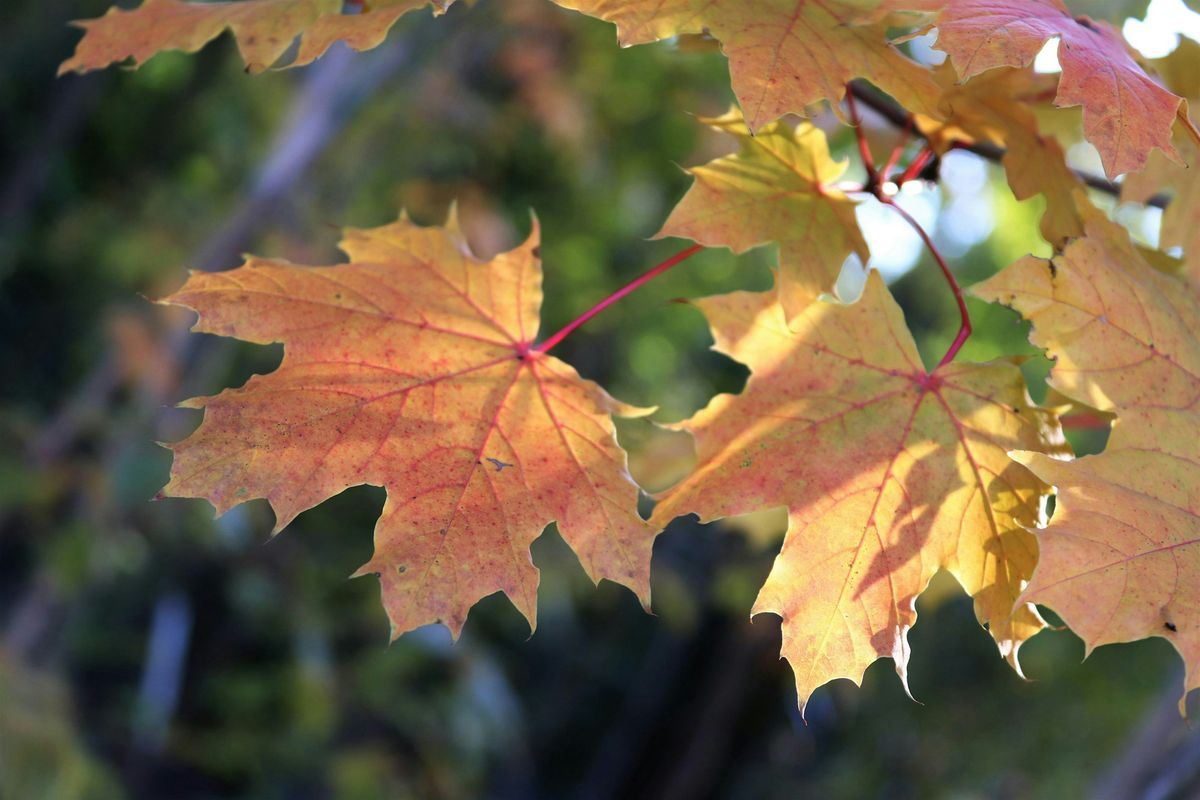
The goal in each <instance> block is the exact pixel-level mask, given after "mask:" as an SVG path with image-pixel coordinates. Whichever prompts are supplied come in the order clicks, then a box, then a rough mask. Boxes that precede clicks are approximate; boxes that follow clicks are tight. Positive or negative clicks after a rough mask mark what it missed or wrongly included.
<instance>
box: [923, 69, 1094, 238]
mask: <svg viewBox="0 0 1200 800" xmlns="http://www.w3.org/2000/svg"><path fill="white" fill-rule="evenodd" d="M935 76H936V78H937V80H938V82H939V83H940V84H941V85H942V87H943V89H944V94H943V95H942V101H941V110H942V119H940V120H939V119H934V118H931V117H926V116H924V115H916V116H915V118H914V119H915V124H916V127H917V128H918V129H919V130H920V131H921V133H922V134H923V135H924V136H925V137H926V138H927V139H928V141H929V143H930V146H931V147H933V148H934V150H935V151H936V152H938V153H939V154H944V153H946V152H949V151H950V150H951V149H953V147H954V146H955V145H956V144H958V143H967V144H969V143H974V142H979V141H989V142H992V143H993V144H996V145H999V146H1000V147H1003V148H1005V152H1004V158H1003V160H1002V163H1003V164H1004V170H1005V174H1006V175H1007V177H1008V185H1009V187H1010V188H1011V189H1012V191H1013V195H1014V196H1015V197H1016V198H1017V199H1018V200H1027V199H1029V198H1030V197H1033V196H1035V195H1038V194H1041V195H1044V196H1045V198H1046V211H1045V213H1044V214H1043V215H1042V222H1041V230H1042V235H1043V236H1044V237H1045V238H1046V240H1047V241H1048V242H1051V243H1052V244H1057V245H1061V244H1065V243H1066V241H1067V240H1068V239H1072V238H1075V237H1077V236H1080V235H1081V234H1082V233H1083V219H1082V215H1081V213H1080V210H1079V208H1078V207H1077V201H1078V200H1079V198H1080V197H1081V195H1080V194H1079V191H1080V190H1081V189H1082V188H1083V184H1082V183H1081V182H1080V180H1079V179H1078V178H1077V177H1076V176H1075V173H1073V172H1072V171H1071V169H1070V167H1068V166H1067V162H1066V155H1065V153H1064V152H1063V149H1062V146H1061V145H1059V143H1058V142H1057V141H1056V140H1055V139H1054V138H1053V137H1051V136H1046V135H1043V134H1042V133H1041V132H1039V130H1038V123H1037V117H1036V116H1035V115H1034V112H1033V110H1032V108H1030V98H1033V97H1037V96H1039V95H1041V94H1042V92H1043V91H1044V90H1045V88H1046V87H1047V86H1048V85H1049V86H1051V87H1052V83H1050V81H1052V80H1053V78H1052V76H1048V75H1036V74H1034V73H1031V72H1029V71H1027V70H1016V69H995V70H991V71H989V72H987V73H985V74H983V75H980V76H978V77H976V78H974V79H973V80H970V81H967V82H966V83H958V82H957V81H956V80H955V76H954V75H953V70H952V69H951V68H950V67H949V65H943V66H942V67H939V68H938V69H937V70H935Z"/></svg>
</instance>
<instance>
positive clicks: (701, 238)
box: [658, 109, 870, 315]
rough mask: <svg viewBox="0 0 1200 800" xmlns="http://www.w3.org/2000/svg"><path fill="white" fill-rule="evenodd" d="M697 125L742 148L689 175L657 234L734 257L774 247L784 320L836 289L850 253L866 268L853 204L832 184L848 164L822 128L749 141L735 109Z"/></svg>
mask: <svg viewBox="0 0 1200 800" xmlns="http://www.w3.org/2000/svg"><path fill="white" fill-rule="evenodd" d="M701 122H704V123H706V124H708V125H711V126H712V127H714V128H716V129H717V130H719V131H723V132H724V133H728V134H731V135H732V136H734V137H735V138H736V139H737V141H738V144H739V145H740V147H741V150H740V151H739V152H738V153H735V154H733V155H729V156H725V157H723V158H719V159H717V160H715V161H712V162H710V163H708V164H705V165H704V166H702V167H695V168H693V169H690V170H688V172H690V173H691V174H692V176H693V177H694V178H695V182H694V183H693V184H692V188H691V189H689V190H688V193H687V194H685V195H684V196H683V199H682V200H680V201H679V204H678V205H677V206H676V207H675V210H674V211H672V212H671V216H670V217H669V218H668V219H667V221H666V223H665V224H664V225H663V228H662V230H661V231H659V233H658V235H659V236H681V237H684V238H687V239H691V240H693V241H696V242H700V243H701V244H704V245H707V246H709V247H722V246H724V247H729V248H731V249H732V250H733V251H734V252H738V253H740V252H743V251H745V250H749V249H750V248H752V247H756V246H758V245H762V244H766V243H768V242H778V243H779V264H780V276H779V291H780V297H781V299H782V302H783V305H784V309H785V310H786V311H787V313H788V314H789V315H793V314H796V313H798V312H800V311H802V310H803V309H804V308H805V306H807V305H808V304H809V303H810V302H812V301H813V300H814V299H816V297H817V296H818V295H819V294H821V293H822V292H826V291H830V290H831V289H832V288H833V285H834V283H835V282H836V281H837V277H838V273H839V272H840V271H841V268H842V263H843V262H844V261H845V260H846V257H847V256H848V255H850V254H851V253H857V254H858V256H859V258H861V259H862V260H863V263H866V262H867V260H868V258H870V253H869V252H868V250H867V243H866V242H865V241H863V238H862V233H861V231H859V228H858V222H857V221H856V220H855V217H854V206H855V203H853V202H852V201H851V200H850V199H849V198H848V197H846V195H845V194H843V193H842V192H841V191H839V190H838V189H836V188H835V187H834V186H833V184H834V182H835V181H836V180H837V179H838V178H840V177H841V176H842V173H843V172H844V171H845V169H846V162H845V161H834V160H833V159H832V158H830V156H829V144H828V142H826V140H825V134H824V133H823V132H822V131H821V130H820V129H819V128H816V127H814V126H813V125H812V124H810V123H808V122H802V123H801V124H800V125H799V127H796V128H792V127H791V126H789V125H786V124H784V123H783V122H773V123H771V124H769V125H767V126H766V127H764V128H762V129H761V130H759V131H758V133H757V134H755V135H753V136H751V135H750V131H749V129H747V128H746V124H745V122H744V121H743V119H742V115H741V113H740V112H738V111H737V110H736V109H733V110H731V111H730V112H729V113H727V114H725V115H724V116H722V117H716V118H712V119H703V118H702V119H701Z"/></svg>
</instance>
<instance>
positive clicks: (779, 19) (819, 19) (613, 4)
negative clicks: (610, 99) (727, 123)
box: [554, 0, 938, 131]
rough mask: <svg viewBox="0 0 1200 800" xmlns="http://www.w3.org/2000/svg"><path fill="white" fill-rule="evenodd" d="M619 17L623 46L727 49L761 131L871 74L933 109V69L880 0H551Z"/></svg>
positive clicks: (908, 102)
mask: <svg viewBox="0 0 1200 800" xmlns="http://www.w3.org/2000/svg"><path fill="white" fill-rule="evenodd" d="M554 1H555V2H556V3H558V4H559V5H560V6H563V7H565V8H571V9H575V10H576V11H581V12H583V13H585V14H588V15H590V16H593V17H599V18H600V19H604V20H608V21H609V22H613V23H615V24H616V26H617V36H618V37H619V39H620V42H621V44H622V45H635V44H643V43H646V42H654V41H658V40H660V39H667V38H670V37H673V36H679V35H682V34H691V33H708V34H710V35H712V36H713V37H715V38H716V39H718V40H719V41H720V42H721V49H722V50H723V51H724V53H725V55H726V56H727V57H728V58H729V73H730V79H731V81H732V82H733V91H734V94H736V95H737V98H738V101H739V102H740V103H741V106H742V110H743V112H744V113H745V115H746V121H747V122H748V123H749V126H750V128H751V129H752V130H755V131H757V130H758V129H759V128H760V127H762V126H763V125H765V124H767V123H768V122H770V121H772V120H774V119H777V118H778V117H780V116H782V115H783V114H786V113H789V112H791V113H797V114H800V113H804V111H805V109H806V108H807V107H808V106H810V105H812V104H814V103H818V102H820V101H822V100H828V101H830V102H831V103H834V104H836V103H837V102H838V101H839V100H841V99H842V97H843V96H844V95H845V93H846V84H847V83H848V82H849V81H850V80H852V79H854V78H866V79H867V80H869V81H871V82H872V83H874V84H875V85H876V86H878V87H879V88H881V89H883V90H884V91H886V92H887V93H888V94H890V95H892V96H893V97H895V98H896V99H897V101H899V102H900V103H901V104H903V105H904V106H906V107H907V108H909V109H910V110H913V111H921V112H925V113H928V114H936V113H937V96H938V88H937V85H936V84H935V83H934V82H933V80H932V79H931V78H930V76H929V71H928V70H927V69H925V68H924V67H922V66H921V65H919V64H917V63H915V62H913V61H910V60H909V59H908V58H905V57H904V56H903V55H902V54H901V53H900V52H899V51H898V50H897V49H896V48H895V47H894V46H893V45H892V44H891V43H890V42H889V41H888V38H887V28H888V25H887V19H886V18H885V14H884V11H883V9H882V8H881V2H880V0H554Z"/></svg>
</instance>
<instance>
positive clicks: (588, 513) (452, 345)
mask: <svg viewBox="0 0 1200 800" xmlns="http://www.w3.org/2000/svg"><path fill="white" fill-rule="evenodd" d="M342 249H343V250H344V251H345V252H346V254H347V255H348V256H349V259H350V263H349V264H344V265H340V266H334V267H303V266H297V265H294V264H290V263H288V262H285V261H271V260H263V259H257V258H252V259H250V260H249V261H248V262H247V263H246V264H245V265H244V266H243V267H241V268H239V269H236V270H233V271H230V272H223V273H193V274H192V275H191V276H190V277H189V278H188V280H187V283H186V284H184V286H183V287H182V288H181V289H179V291H177V292H175V293H174V294H172V295H170V296H169V297H167V298H165V300H164V301H163V302H165V303H170V304H175V305H182V306H186V307H188V308H191V309H194V310H196V311H197V312H198V313H199V321H198V323H197V325H196V328H195V330H199V331H204V332H208V333H216V334H220V335H224V336H236V337H237V338H239V339H244V340H246V341H251V342H259V343H267V342H283V343H284V358H283V362H282V363H281V364H280V366H279V368H278V369H277V370H276V371H275V372H273V373H271V374H269V375H266V376H255V377H253V378H251V379H250V380H249V381H248V382H247V383H246V384H245V385H244V386H242V387H241V388H238V389H229V390H226V391H224V392H222V393H221V394H218V395H216V396H213V397H201V398H196V399H194V400H190V401H188V402H187V403H185V404H184V405H185V406H187V407H189V408H203V409H205V414H204V421H203V423H202V424H201V426H200V427H199V428H198V429H197V430H196V432H195V433H193V434H192V435H191V436H190V437H188V438H187V439H185V440H183V441H181V442H178V443H176V444H173V445H169V446H170V448H171V449H172V450H173V451H174V452H175V462H174V465H173V466H172V468H171V480H170V482H169V483H168V485H167V487H166V488H165V490H164V492H165V493H166V494H168V495H172V496H176V497H204V498H207V499H208V500H209V501H210V502H212V504H213V505H214V506H215V507H216V509H217V511H218V513H223V512H225V511H226V510H227V509H229V508H230V507H231V506H233V505H236V504H238V503H241V502H244V501H246V500H250V499H252V498H259V497H262V498H266V499H267V500H268V501H269V502H270V504H271V507H272V509H273V510H274V512H275V516H276V524H275V531H279V530H281V529H282V528H283V527H284V526H286V525H287V524H288V523H289V522H291V521H292V519H293V518H295V516H296V515H297V514H299V513H300V512H301V511H304V510H305V509H307V508H311V507H312V506H314V505H316V504H318V503H320V502H321V501H323V500H325V499H326V498H328V497H331V496H333V495H335V494H337V493H339V492H341V491H342V490H344V489H346V488H347V487H350V486H355V485H359V484H373V485H380V486H383V487H385V488H386V489H387V502H386V504H385V505H384V508H383V514H382V516H381V517H380V519H379V522H378V524H377V525H376V528H375V554H374V556H373V557H372V558H371V560H370V561H369V562H368V563H367V564H366V565H364V566H363V567H362V569H361V570H360V571H359V573H358V574H366V573H372V572H373V573H378V575H379V579H380V582H381V584H382V588H383V603H384V606H385V607H386V609H387V613H388V617H389V618H390V620H391V623H392V630H393V635H394V636H397V635H399V634H400V633H402V632H404V631H406V630H409V629H411V628H414V627H417V626H418V625H422V624H425V623H428V622H434V621H438V622H443V623H445V624H446V625H447V626H448V627H449V628H450V630H451V631H452V632H453V633H454V634H455V635H456V636H457V634H458V633H459V631H460V630H461V628H462V625H463V622H464V621H465V619H466V616H467V612H468V610H469V609H470V607H471V606H472V605H473V604H474V603H475V602H476V601H477V600H478V599H480V598H482V597H484V596H486V595H489V594H491V593H493V592H496V591H503V592H504V593H505V594H507V595H508V596H509V598H510V599H511V600H512V602H513V603H514V604H515V605H516V607H517V608H518V609H519V610H520V611H521V613H522V614H524V615H525V617H526V618H527V619H528V620H529V621H530V625H531V626H533V625H534V624H535V620H536V617H535V615H536V591H537V585H538V572H537V569H536V568H535V567H534V566H533V564H532V562H531V560H530V556H529V545H530V543H531V542H532V541H533V540H534V539H535V538H537V537H538V536H539V535H540V534H541V532H542V530H543V528H545V527H546V526H547V525H548V524H549V523H550V522H552V521H555V520H557V522H558V525H559V531H560V533H561V534H562V536H563V539H565V540H566V541H567V542H568V544H570V545H571V547H573V548H574V550H575V552H576V553H577V554H578V556H579V559H580V561H581V563H582V564H583V567H584V569H585V570H586V572H587V574H588V575H589V576H590V577H591V578H592V579H593V580H598V579H600V578H608V579H610V580H613V581H616V582H618V583H622V584H625V585H626V586H629V587H631V588H633V590H634V591H635V592H636V593H637V595H638V596H639V598H641V600H642V602H643V603H644V604H648V602H649V591H650V590H649V572H650V550H651V543H652V540H653V535H652V533H653V529H651V528H650V527H649V526H648V525H647V523H646V522H645V521H643V520H642V519H641V518H640V517H639V516H638V515H637V497H638V489H637V486H636V485H635V484H634V483H633V480H632V479H631V478H630V477H629V475H628V473H627V471H626V466H625V454H624V453H623V451H621V450H620V449H619V448H618V447H617V444H616V441H615V439H614V434H613V426H612V420H611V418H610V416H609V415H610V414H611V413H620V414H627V415H632V414H639V413H648V412H642V411H639V410H637V409H632V408H630V407H627V406H624V405H622V404H620V403H618V402H616V401H615V400H613V399H612V398H610V397H609V396H608V395H607V394H606V393H605V392H604V391H603V390H602V389H601V388H600V387H599V386H597V385H596V384H594V383H592V382H591V381H586V380H583V379H582V378H580V377H579V375H578V374H577V373H576V372H575V370H574V369H572V368H571V367H570V366H569V365H567V364H565V363H563V362H562V361H559V360H558V359H556V358H554V357H552V356H549V355H546V354H543V353H539V352H537V351H536V350H530V347H529V343H530V342H531V341H532V339H533V338H534V336H535V335H536V333H537V328H538V310H539V308H540V306H541V300H542V291H541V282H542V277H541V275H542V273H541V268H540V266H539V264H538V262H537V255H536V253H537V232H536V230H535V231H534V234H533V235H532V236H531V237H530V239H529V241H527V242H526V243H525V244H524V245H522V246H521V247H519V248H517V249H516V250H513V251H512V252H509V253H505V254H502V255H500V256H498V257H496V258H495V259H494V260H492V261H490V262H484V261H480V260H478V259H476V258H475V257H474V256H473V255H471V253H470V251H469V249H468V248H467V246H466V244H465V242H464V240H463V239H462V236H461V234H460V233H459V232H458V229H457V226H456V225H455V224H454V222H453V219H452V220H451V222H450V223H449V224H448V226H447V227H446V228H445V229H440V228H418V227H416V226H414V225H412V224H411V223H409V222H408V221H407V220H406V219H405V218H404V217H401V219H400V220H399V221H398V222H396V223H394V224H391V225H387V226H384V227H381V228H375V229H371V230H349V231H348V232H347V234H346V237H345V240H344V242H343V243H342Z"/></svg>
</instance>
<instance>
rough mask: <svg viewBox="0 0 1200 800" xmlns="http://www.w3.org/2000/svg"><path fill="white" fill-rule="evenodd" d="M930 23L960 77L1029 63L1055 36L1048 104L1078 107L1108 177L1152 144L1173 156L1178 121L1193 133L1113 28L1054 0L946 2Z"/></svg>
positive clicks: (1129, 168) (1141, 160)
mask: <svg viewBox="0 0 1200 800" xmlns="http://www.w3.org/2000/svg"><path fill="white" fill-rule="evenodd" d="M900 4H901V5H903V0H900ZM933 24H934V25H936V26H937V29H938V39H937V46H938V48H939V49H941V50H944V51H945V52H946V54H947V55H949V57H950V60H951V61H952V62H954V66H955V68H956V69H957V70H958V74H959V75H960V76H961V77H962V79H963V80H967V79H968V78H971V77H973V76H975V75H978V74H979V73H981V72H984V71H986V70H989V69H993V68H995V67H1003V66H1007V67H1025V66H1028V65H1029V64H1030V63H1032V62H1033V59H1034V57H1035V56H1036V55H1037V54H1038V51H1040V50H1041V49H1042V46H1043V45H1045V43H1046V42H1047V41H1049V40H1050V39H1053V38H1055V37H1058V38H1059V39H1060V41H1061V43H1060V45H1059V48H1058V54H1059V62H1060V63H1061V65H1062V78H1061V80H1060V81H1059V84H1058V95H1057V97H1056V98H1055V104H1056V105H1058V106H1060V107H1066V106H1083V130H1084V135H1085V136H1087V138H1088V141H1090V142H1091V143H1092V144H1094V145H1095V146H1096V149H1097V150H1099V151H1100V158H1101V159H1102V160H1103V162H1104V171H1105V172H1106V173H1107V174H1108V176H1109V177H1110V178H1113V177H1116V176H1117V175H1120V174H1121V173H1124V172H1133V171H1136V170H1139V169H1141V168H1142V167H1143V166H1145V164H1146V158H1147V157H1148V156H1149V155H1150V151H1151V150H1152V149H1154V148H1156V147H1157V148H1160V149H1162V150H1163V151H1164V152H1165V153H1167V154H1168V155H1170V156H1171V157H1172V158H1173V159H1175V160H1177V161H1178V160H1179V154H1178V152H1176V150H1175V148H1174V147H1173V146H1172V145H1171V128H1172V126H1173V125H1174V124H1175V121H1176V120H1177V119H1178V120H1180V121H1181V122H1182V123H1183V124H1184V125H1185V126H1186V127H1188V129H1189V130H1190V131H1191V133H1192V134H1193V135H1194V136H1197V137H1200V133H1197V132H1196V130H1195V128H1194V127H1193V126H1192V125H1191V122H1190V121H1189V120H1188V118H1187V110H1186V109H1187V106H1186V104H1185V103H1184V101H1183V99H1182V98H1180V97H1178V96H1177V95H1174V94H1172V93H1171V92H1169V91H1167V90H1166V89H1164V88H1162V87H1161V86H1159V85H1158V84H1157V83H1155V82H1154V81H1153V80H1151V79H1150V77H1149V76H1148V75H1146V73H1145V72H1144V71H1143V70H1142V68H1141V67H1139V66H1138V65H1137V62H1136V61H1134V59H1133V57H1132V56H1131V55H1130V52H1129V49H1128V47H1127V46H1126V44H1125V40H1124V39H1122V38H1121V34H1120V32H1118V31H1117V30H1116V29H1115V28H1113V27H1112V25H1110V24H1109V23H1107V22H1103V21H1096V20H1093V19H1091V18H1089V17H1075V16H1072V15H1071V12H1070V11H1069V10H1068V9H1067V7H1066V6H1064V5H1063V4H1062V2H1061V0H1006V2H1003V3H997V2H995V0H946V2H945V4H944V7H943V8H942V10H941V11H940V12H939V13H938V15H937V17H936V18H935V20H934V23H933Z"/></svg>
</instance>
